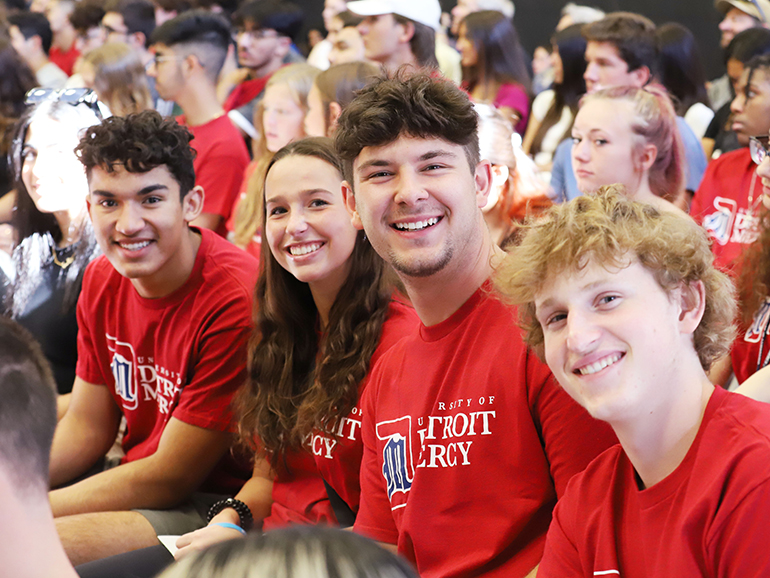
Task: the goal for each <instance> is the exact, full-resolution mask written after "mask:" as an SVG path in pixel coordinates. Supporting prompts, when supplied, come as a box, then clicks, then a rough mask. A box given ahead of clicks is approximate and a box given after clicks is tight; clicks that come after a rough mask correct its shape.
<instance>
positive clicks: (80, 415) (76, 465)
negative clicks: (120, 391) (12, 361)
mask: <svg viewBox="0 0 770 578" xmlns="http://www.w3.org/2000/svg"><path fill="white" fill-rule="evenodd" d="M119 424H120V412H119V410H118V407H117V406H116V405H115V401H114V400H113V399H112V396H111V395H110V390H109V389H108V388H107V387H105V386H103V385H94V384H92V383H88V382H86V381H83V380H82V379H80V378H79V377H76V378H75V383H74V385H73V386H72V395H71V396H70V404H69V408H68V410H67V412H66V414H65V415H64V417H62V419H61V421H59V423H58V425H57V426H56V433H55V434H54V437H53V447H52V448H51V466H50V471H51V486H52V487H56V486H59V485H61V484H63V483H66V482H69V481H70V480H72V479H74V478H76V477H77V476H79V475H81V474H84V473H85V472H86V471H88V468H90V467H91V466H93V465H94V464H95V463H96V461H97V460H98V459H99V458H101V457H103V456H104V455H105V454H106V453H107V451H108V450H109V449H110V446H112V444H113V442H114V441H115V436H116V435H117V433H118V425H119Z"/></svg>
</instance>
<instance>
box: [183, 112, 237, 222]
mask: <svg viewBox="0 0 770 578" xmlns="http://www.w3.org/2000/svg"><path fill="white" fill-rule="evenodd" d="M177 122H178V123H179V124H183V125H185V126H187V125H186V124H185V120H184V117H183V116H180V117H179V118H177ZM187 128H189V129H190V131H191V132H192V133H193V136H194V137H195V138H194V139H193V140H192V141H191V142H190V146H192V148H193V149H195V152H196V156H195V160H194V161H193V167H194V168H195V184H196V185H200V186H201V187H203V193H204V195H205V196H204V199H203V212H204V213H211V214H215V215H220V216H221V217H222V221H221V222H220V223H219V227H218V228H217V230H216V232H217V233H218V234H219V235H221V236H222V237H225V236H227V228H226V227H225V223H226V222H227V219H229V218H230V211H231V210H232V208H233V203H235V200H236V199H237V198H238V193H239V191H240V188H241V181H242V180H243V172H244V171H245V170H246V166H247V165H248V164H249V151H248V150H247V149H246V143H245V142H244V141H243V138H242V137H241V135H240V133H239V132H238V129H237V128H235V126H234V125H233V123H232V122H230V119H229V118H228V117H227V115H226V114H224V115H222V116H220V117H218V118H215V119H214V120H212V121H209V122H207V123H206V124H201V125H198V126H188V127H187Z"/></svg>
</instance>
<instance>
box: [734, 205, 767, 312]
mask: <svg viewBox="0 0 770 578" xmlns="http://www.w3.org/2000/svg"><path fill="white" fill-rule="evenodd" d="M738 271H739V273H738V280H737V285H738V300H739V303H740V307H741V323H742V324H743V325H746V326H748V325H750V324H751V321H752V319H753V317H754V314H755V313H756V312H757V311H758V310H759V307H760V305H762V303H763V302H764V300H765V298H766V297H767V296H768V295H770V211H767V210H762V214H761V216H760V218H759V237H757V240H756V241H754V242H753V243H752V244H751V245H749V246H748V247H747V248H746V249H745V251H744V252H743V254H742V255H741V260H740V261H739V267H738Z"/></svg>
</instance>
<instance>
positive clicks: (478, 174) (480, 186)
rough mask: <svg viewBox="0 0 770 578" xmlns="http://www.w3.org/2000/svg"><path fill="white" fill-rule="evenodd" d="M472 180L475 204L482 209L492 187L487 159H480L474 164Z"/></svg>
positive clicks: (489, 164)
mask: <svg viewBox="0 0 770 578" xmlns="http://www.w3.org/2000/svg"><path fill="white" fill-rule="evenodd" d="M473 180H474V183H475V185H476V206H477V207H478V208H479V209H483V208H484V207H485V206H486V204H487V198H488V197H489V191H490V190H491V189H492V165H491V163H490V162H489V161H481V162H480V163H479V164H477V165H476V170H475V171H474V173H473Z"/></svg>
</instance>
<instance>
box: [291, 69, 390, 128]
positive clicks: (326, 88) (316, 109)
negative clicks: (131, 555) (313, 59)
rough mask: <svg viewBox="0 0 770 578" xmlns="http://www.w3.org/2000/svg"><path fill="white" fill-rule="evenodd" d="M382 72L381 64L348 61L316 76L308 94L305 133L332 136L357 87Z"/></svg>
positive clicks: (361, 86)
mask: <svg viewBox="0 0 770 578" xmlns="http://www.w3.org/2000/svg"><path fill="white" fill-rule="evenodd" d="M379 72H380V70H379V68H377V67H376V66H375V65H374V64H371V63H368V62H346V63H344V64H337V65H334V66H332V67H331V68H329V69H328V70H324V71H323V72H321V73H320V74H319V75H318V76H316V77H315V80H314V81H313V86H312V87H311V88H310V92H309V93H308V95H307V114H305V134H307V135H308V136H332V135H333V134H334V130H335V129H336V128H337V119H338V118H339V116H340V113H341V112H342V109H343V108H345V107H346V106H347V105H348V103H349V102H350V101H351V100H353V97H354V96H355V93H356V91H358V90H360V89H362V88H363V87H364V86H366V84H367V83H369V82H370V81H371V80H372V79H373V78H374V77H376V76H377V75H378V74H379Z"/></svg>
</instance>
